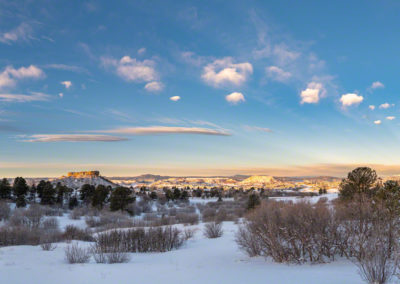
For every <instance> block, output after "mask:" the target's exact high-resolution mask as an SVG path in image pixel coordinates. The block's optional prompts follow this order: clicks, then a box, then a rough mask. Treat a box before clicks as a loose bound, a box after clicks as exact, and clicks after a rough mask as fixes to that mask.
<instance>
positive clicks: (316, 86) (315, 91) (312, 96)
mask: <svg viewBox="0 0 400 284" xmlns="http://www.w3.org/2000/svg"><path fill="white" fill-rule="evenodd" d="M325 94H326V90H325V88H324V86H323V85H322V84H321V83H317V82H311V83H309V84H308V85H307V88H306V89H305V90H303V91H301V93H300V97H301V101H300V103H301V104H304V103H307V104H316V103H318V102H319V99H320V98H321V97H324V96H325Z"/></svg>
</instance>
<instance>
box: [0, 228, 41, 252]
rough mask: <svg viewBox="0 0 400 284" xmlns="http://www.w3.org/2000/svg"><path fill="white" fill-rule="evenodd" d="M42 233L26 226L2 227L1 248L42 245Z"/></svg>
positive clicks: (0, 232) (0, 235) (0, 234)
mask: <svg viewBox="0 0 400 284" xmlns="http://www.w3.org/2000/svg"><path fill="white" fill-rule="evenodd" d="M40 238H41V231H40V230H38V229H30V228H28V227H25V226H18V227H15V226H7V227H0V247H2V246H17V245H38V244H40Z"/></svg>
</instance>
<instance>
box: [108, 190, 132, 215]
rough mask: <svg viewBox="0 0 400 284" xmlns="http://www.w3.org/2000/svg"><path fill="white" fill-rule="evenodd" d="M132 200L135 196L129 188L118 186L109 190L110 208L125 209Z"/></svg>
mask: <svg viewBox="0 0 400 284" xmlns="http://www.w3.org/2000/svg"><path fill="white" fill-rule="evenodd" d="M134 201H135V197H133V196H132V191H131V190H130V189H129V188H126V187H122V186H119V187H117V188H116V189H114V190H113V191H112V192H111V196H110V210H111V211H118V210H125V209H126V207H127V206H128V205H129V204H130V203H132V202H134Z"/></svg>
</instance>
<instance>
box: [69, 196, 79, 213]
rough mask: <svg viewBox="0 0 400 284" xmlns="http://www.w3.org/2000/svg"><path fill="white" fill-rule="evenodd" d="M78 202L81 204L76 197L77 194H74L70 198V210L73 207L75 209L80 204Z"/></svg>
mask: <svg viewBox="0 0 400 284" xmlns="http://www.w3.org/2000/svg"><path fill="white" fill-rule="evenodd" d="M78 204H79V202H78V198H77V197H76V195H74V196H72V197H71V198H70V199H69V202H68V208H69V209H70V210H72V209H74V208H75V207H76V206H78Z"/></svg>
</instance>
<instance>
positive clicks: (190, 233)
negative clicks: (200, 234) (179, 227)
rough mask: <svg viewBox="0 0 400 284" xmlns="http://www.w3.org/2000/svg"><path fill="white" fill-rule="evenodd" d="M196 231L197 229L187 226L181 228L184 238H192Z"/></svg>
mask: <svg viewBox="0 0 400 284" xmlns="http://www.w3.org/2000/svg"><path fill="white" fill-rule="evenodd" d="M196 231H197V229H188V228H187V229H185V230H183V235H184V238H185V240H189V239H191V238H193V237H194V234H195V233H196Z"/></svg>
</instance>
